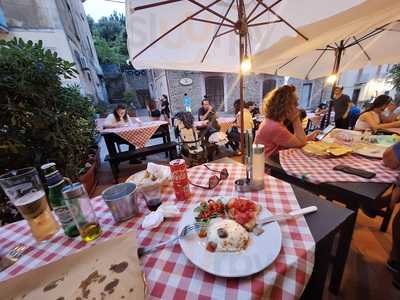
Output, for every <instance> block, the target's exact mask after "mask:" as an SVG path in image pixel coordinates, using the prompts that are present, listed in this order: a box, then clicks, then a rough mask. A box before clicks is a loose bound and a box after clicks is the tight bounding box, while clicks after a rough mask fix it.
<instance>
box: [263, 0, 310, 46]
mask: <svg viewBox="0 0 400 300" xmlns="http://www.w3.org/2000/svg"><path fill="white" fill-rule="evenodd" d="M257 1H258V2H259V3H260V4H261V5H262V6H264V7H265V8H268V9H269V11H270V12H271V13H272V14H273V15H274V16H275V17H277V18H278V19H280V20H281V21H282V22H283V23H285V24H286V26H288V27H289V28H291V29H292V30H293V31H295V32H296V33H297V34H298V35H300V36H301V37H302V38H303V39H305V40H306V41H308V37H306V36H305V35H304V34H302V33H301V32H300V31H298V30H297V29H296V28H295V27H294V26H293V25H292V24H290V23H289V22H288V21H286V20H285V19H284V18H282V17H281V16H280V15H278V14H277V13H276V12H275V11H273V10H272V9H271V7H270V6H268V5H266V4H265V3H264V2H263V0H257Z"/></svg>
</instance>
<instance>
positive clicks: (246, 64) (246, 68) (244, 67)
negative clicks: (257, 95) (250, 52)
mask: <svg viewBox="0 0 400 300" xmlns="http://www.w3.org/2000/svg"><path fill="white" fill-rule="evenodd" d="M240 70H241V71H242V73H248V72H250V70H251V59H250V57H248V56H245V57H244V58H243V61H242V63H241V65H240Z"/></svg>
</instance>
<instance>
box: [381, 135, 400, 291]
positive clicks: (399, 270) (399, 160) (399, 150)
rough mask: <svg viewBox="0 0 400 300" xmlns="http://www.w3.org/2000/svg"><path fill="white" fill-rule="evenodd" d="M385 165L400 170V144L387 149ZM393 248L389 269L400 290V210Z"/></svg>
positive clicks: (396, 195) (394, 197)
mask: <svg viewBox="0 0 400 300" xmlns="http://www.w3.org/2000/svg"><path fill="white" fill-rule="evenodd" d="M383 163H384V165H385V166H387V167H388V168H391V169H398V168H400V143H396V144H395V145H393V146H391V147H389V148H388V149H386V151H385V153H384V154H383ZM399 184H400V183H399V182H397V183H396V188H395V189H394V191H393V193H392V199H391V204H392V205H394V204H395V203H396V202H397V201H398V200H399V196H400V192H399V191H400V190H399ZM392 239H393V246H392V251H391V253H390V257H389V260H388V263H387V266H388V268H389V269H390V270H391V271H392V272H393V285H394V286H395V287H396V288H398V289H400V210H399V211H398V212H397V214H396V216H395V217H394V219H393V223H392Z"/></svg>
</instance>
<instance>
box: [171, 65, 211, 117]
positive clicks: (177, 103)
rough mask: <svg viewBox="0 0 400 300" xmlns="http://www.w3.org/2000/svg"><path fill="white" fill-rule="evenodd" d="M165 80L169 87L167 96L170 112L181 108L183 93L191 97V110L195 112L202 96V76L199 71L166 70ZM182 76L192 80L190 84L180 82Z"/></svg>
mask: <svg viewBox="0 0 400 300" xmlns="http://www.w3.org/2000/svg"><path fill="white" fill-rule="evenodd" d="M166 72H167V81H168V87H169V98H170V105H171V111H172V113H176V112H179V111H182V110H183V96H184V94H185V93H187V94H188V96H189V97H190V98H191V99H192V111H193V112H197V110H198V109H199V108H200V106H201V100H203V96H204V93H205V91H204V78H203V74H202V73H201V72H186V71H172V70H168V71H166ZM182 78H190V79H192V80H193V83H192V84H191V85H187V86H184V85H182V84H180V82H179V81H180V80H181V79H182Z"/></svg>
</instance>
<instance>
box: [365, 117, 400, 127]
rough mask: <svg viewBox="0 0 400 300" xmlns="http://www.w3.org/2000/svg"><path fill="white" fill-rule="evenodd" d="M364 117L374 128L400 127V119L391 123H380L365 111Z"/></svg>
mask: <svg viewBox="0 0 400 300" xmlns="http://www.w3.org/2000/svg"><path fill="white" fill-rule="evenodd" d="M362 118H363V119H362V120H363V121H365V122H367V123H368V125H369V126H370V127H371V128H372V129H373V130H377V129H384V128H396V127H400V121H396V122H390V123H378V122H376V120H375V119H374V117H373V116H372V115H371V114H370V113H365V115H364V116H362Z"/></svg>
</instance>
